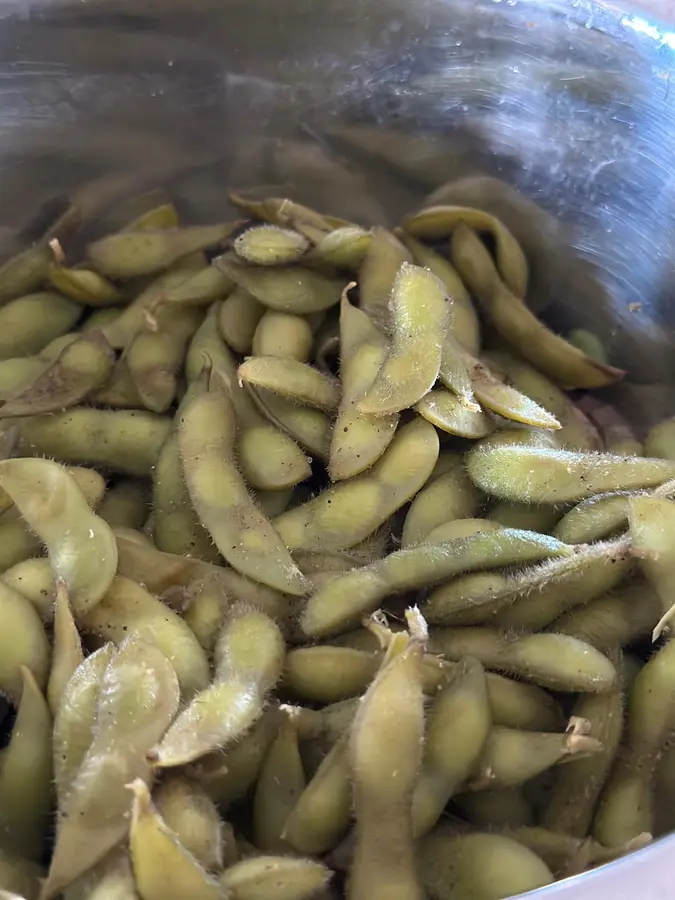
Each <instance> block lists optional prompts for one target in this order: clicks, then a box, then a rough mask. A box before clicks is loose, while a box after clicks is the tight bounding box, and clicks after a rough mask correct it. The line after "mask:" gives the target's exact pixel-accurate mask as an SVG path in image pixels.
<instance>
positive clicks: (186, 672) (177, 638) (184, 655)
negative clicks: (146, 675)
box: [75, 575, 209, 699]
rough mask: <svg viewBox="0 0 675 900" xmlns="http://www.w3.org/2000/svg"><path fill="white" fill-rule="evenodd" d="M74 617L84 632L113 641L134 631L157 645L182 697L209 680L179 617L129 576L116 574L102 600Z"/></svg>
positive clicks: (201, 656) (200, 652)
mask: <svg viewBox="0 0 675 900" xmlns="http://www.w3.org/2000/svg"><path fill="white" fill-rule="evenodd" d="M75 621H76V622H77V625H78V627H79V628H80V630H81V631H82V632H83V633H85V634H95V635H97V636H98V637H100V638H102V639H103V640H107V641H113V642H114V643H116V644H119V643H121V642H122V641H124V639H125V638H128V637H131V636H132V635H134V636H135V637H136V638H138V639H139V640H142V641H145V642H147V643H148V644H151V645H153V646H155V647H157V648H158V649H159V650H160V651H161V652H162V653H163V654H164V655H165V656H166V657H167V659H168V660H169V661H170V662H171V664H172V666H173V667H174V669H175V671H176V674H177V676H178V681H179V683H180V686H181V692H182V694H183V697H184V698H185V699H188V698H190V697H192V696H193V695H194V694H195V693H196V692H197V691H201V690H204V688H205V687H206V686H207V685H208V683H209V664H208V661H207V659H206V654H205V653H204V651H203V650H202V648H201V647H200V645H199V642H198V641H197V638H196V637H195V636H194V634H193V633H192V632H191V631H190V629H189V628H188V626H187V625H186V624H185V622H184V621H183V620H182V619H181V617H180V616H179V615H178V614H177V613H175V612H174V611H173V610H171V609H169V608H168V607H167V606H165V605H164V604H163V603H162V602H161V601H160V600H158V599H157V598H156V597H154V596H153V595H152V594H150V593H149V592H148V591H146V590H145V588H143V587H141V585H139V584H136V582H134V581H131V579H129V578H124V577H122V576H119V575H118V576H116V577H115V578H114V580H113V583H112V585H111V587H110V589H109V590H108V592H107V593H106V595H105V596H104V597H103V599H102V601H101V602H100V603H99V604H98V605H97V606H95V607H93V608H92V609H89V610H87V611H86V612H84V613H82V614H79V615H78V613H77V612H76V613H75Z"/></svg>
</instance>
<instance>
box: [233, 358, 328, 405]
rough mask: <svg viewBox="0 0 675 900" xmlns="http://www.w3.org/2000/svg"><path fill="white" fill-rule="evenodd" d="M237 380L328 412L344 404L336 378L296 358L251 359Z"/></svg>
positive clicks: (239, 370)
mask: <svg viewBox="0 0 675 900" xmlns="http://www.w3.org/2000/svg"><path fill="white" fill-rule="evenodd" d="M237 377H238V378H239V379H240V380H241V381H243V382H245V383H246V384H248V385H251V386H252V387H254V388H263V389H264V390H267V391H271V392H272V393H274V394H279V395H280V396H282V397H288V398H290V399H291V400H294V401H295V402H297V403H306V404H307V405H309V406H314V407H316V408H317V409H321V410H323V411H324V412H333V411H335V410H336V409H337V407H338V404H339V402H340V390H339V387H338V385H337V383H336V382H335V380H334V379H332V378H330V377H329V376H328V375H323V374H322V373H321V372H318V371H317V370H316V369H313V368H312V367H311V366H308V365H306V364H305V363H301V362H298V361H297V360H295V359H290V358H284V357H281V356H250V357H249V358H248V359H247V360H246V361H245V362H243V363H242V364H241V365H240V366H239V369H238V371H237Z"/></svg>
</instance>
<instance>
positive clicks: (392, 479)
mask: <svg viewBox="0 0 675 900" xmlns="http://www.w3.org/2000/svg"><path fill="white" fill-rule="evenodd" d="M438 447H439V444H438V435H437V434H436V431H435V429H434V428H433V426H432V425H430V424H429V423H428V422H424V421H423V420H422V419H416V420H413V421H412V422H409V423H408V424H407V425H404V426H403V427H402V428H401V430H400V431H399V432H398V434H397V435H396V436H395V437H394V440H393V441H392V442H391V444H390V445H389V447H388V448H387V450H386V451H385V453H384V454H383V455H382V457H381V458H380V459H379V460H378V461H377V463H376V464H375V465H374V466H373V467H372V468H371V469H369V470H368V471H367V472H363V473H362V474H361V475H358V476H356V477H355V478H352V479H349V480H348V481H345V482H338V483H337V484H335V485H333V486H332V487H330V488H328V489H327V490H325V491H323V492H322V493H321V494H319V495H318V496H317V497H315V498H314V499H312V500H309V501H308V502H307V503H303V504H301V505H300V506H297V507H295V508H294V509H290V510H288V511H287V512H285V513H283V514H282V515H281V516H279V517H278V518H277V519H275V520H274V525H275V527H276V529H277V531H278V532H279V534H280V535H281V538H282V540H283V541H284V543H285V544H286V546H287V547H289V548H290V549H291V550H321V551H330V550H341V549H344V548H346V547H352V546H353V545H354V544H357V543H359V542H360V541H362V540H364V539H365V538H367V537H368V536H369V535H371V534H372V533H373V532H374V531H376V530H377V529H378V528H379V527H380V526H381V525H383V524H384V523H385V522H386V521H387V520H388V519H389V517H390V516H391V515H393V513H394V512H396V510H397V509H399V508H400V507H401V506H402V505H403V504H404V503H406V502H407V501H408V500H409V499H410V498H411V497H412V496H414V495H415V494H416V493H417V491H419V489H420V488H421V487H422V486H423V485H424V484H425V482H426V481H427V479H428V477H429V475H430V474H431V471H432V469H433V467H434V465H435V463H436V460H437V459H438Z"/></svg>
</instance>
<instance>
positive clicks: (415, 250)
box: [401, 232, 481, 355]
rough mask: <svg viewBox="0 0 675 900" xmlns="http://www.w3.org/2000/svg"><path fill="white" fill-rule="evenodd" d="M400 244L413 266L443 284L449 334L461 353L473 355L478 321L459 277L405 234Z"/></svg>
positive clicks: (477, 341)
mask: <svg viewBox="0 0 675 900" xmlns="http://www.w3.org/2000/svg"><path fill="white" fill-rule="evenodd" d="M401 240H402V241H403V243H404V244H405V245H406V247H407V248H408V250H410V252H411V253H412V255H413V261H414V263H415V264H416V265H418V266H423V267H424V268H425V269H429V271H431V272H433V274H434V275H435V276H436V278H439V279H440V281H441V282H442V283H443V286H444V287H445V290H446V293H447V296H448V299H449V301H450V334H451V335H452V336H453V338H454V339H455V340H456V341H457V342H458V343H459V344H461V346H462V347H463V348H464V349H465V350H468V352H469V353H473V354H474V355H477V354H478V353H479V351H480V343H481V339H480V321H479V319H478V313H477V312H476V310H475V308H474V305H473V303H472V302H471V295H470V294H469V292H468V291H467V289H466V287H465V286H464V282H463V281H462V279H461V278H460V277H459V273H458V272H457V270H456V269H455V268H454V267H453V266H452V265H451V264H450V262H448V260H447V259H446V258H445V257H444V256H441V254H440V253H436V251H435V250H432V249H431V247H427V246H426V245H425V244H423V243H422V242H421V241H418V240H416V239H415V238H413V237H411V236H410V235H408V234H406V233H405V232H402V233H401Z"/></svg>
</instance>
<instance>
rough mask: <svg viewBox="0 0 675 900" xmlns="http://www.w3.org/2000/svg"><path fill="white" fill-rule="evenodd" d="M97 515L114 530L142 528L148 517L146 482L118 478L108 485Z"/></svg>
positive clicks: (148, 504)
mask: <svg viewBox="0 0 675 900" xmlns="http://www.w3.org/2000/svg"><path fill="white" fill-rule="evenodd" d="M97 513H98V515H99V516H100V517H101V518H102V519H103V521H104V522H107V523H108V525H110V527H111V528H112V529H115V528H142V527H143V525H144V524H145V522H146V521H147V519H148V516H149V515H150V490H149V487H148V482H147V481H144V480H141V479H140V478H120V479H118V480H117V481H116V482H115V483H114V484H112V485H109V486H108V488H107V490H106V492H105V495H104V497H103V500H102V501H101V503H100V505H99V507H98V509H97Z"/></svg>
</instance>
